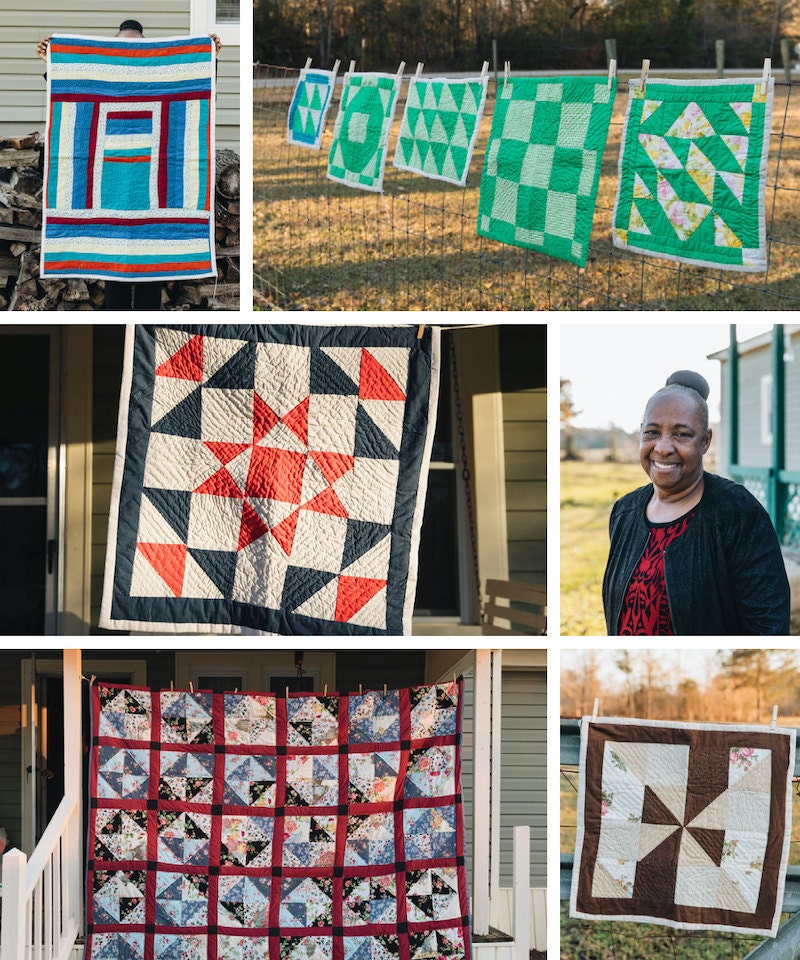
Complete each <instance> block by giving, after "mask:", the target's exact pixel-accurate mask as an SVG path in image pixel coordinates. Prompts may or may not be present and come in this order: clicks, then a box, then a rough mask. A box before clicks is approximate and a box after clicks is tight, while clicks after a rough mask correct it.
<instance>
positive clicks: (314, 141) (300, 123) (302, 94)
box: [287, 70, 336, 150]
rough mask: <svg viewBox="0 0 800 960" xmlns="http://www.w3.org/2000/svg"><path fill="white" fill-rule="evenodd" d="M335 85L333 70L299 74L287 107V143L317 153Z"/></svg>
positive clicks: (303, 71) (310, 71)
mask: <svg viewBox="0 0 800 960" xmlns="http://www.w3.org/2000/svg"><path fill="white" fill-rule="evenodd" d="M335 83H336V74H335V73H334V72H333V71H332V70H302V71H301V73H300V79H299V80H298V81H297V86H296V87H295V90H294V95H293V96H292V102H291V104H290V105H289V129H288V134H287V139H288V142H289V143H292V144H294V145H295V146H298V147H310V148H311V149H312V150H319V148H320V145H321V144H322V135H323V134H324V133H325V118H326V116H327V115H328V107H330V105H331V99H332V97H333V90H334V84H335Z"/></svg>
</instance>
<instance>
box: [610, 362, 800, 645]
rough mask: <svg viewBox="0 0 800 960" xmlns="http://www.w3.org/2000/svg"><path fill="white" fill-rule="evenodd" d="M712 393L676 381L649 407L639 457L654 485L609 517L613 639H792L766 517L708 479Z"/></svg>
mask: <svg viewBox="0 0 800 960" xmlns="http://www.w3.org/2000/svg"><path fill="white" fill-rule="evenodd" d="M708 393H709V387H708V384H707V383H706V381H705V379H704V378H703V377H701V376H700V374H698V373H694V372H693V371H685V370H683V371H679V372H677V373H673V374H672V376H670V377H669V378H668V380H667V382H666V385H665V386H664V387H662V388H661V389H660V390H658V391H656V393H654V394H653V396H652V397H651V398H650V400H649V401H648V403H647V407H646V409H645V413H644V418H643V420H642V429H641V440H640V446H639V456H640V461H641V465H642V469H643V470H644V472H645V473H646V474H647V475H648V477H649V478H650V483H649V484H647V485H646V486H644V487H640V488H639V489H638V490H634V491H633V492H632V493H629V494H627V495H625V496H624V497H622V498H621V499H620V500H618V501H617V503H615V504H614V507H613V509H612V511H611V520H610V524H609V530H610V535H611V549H610V552H609V557H608V564H607V566H606V571H605V576H604V578H603V607H604V610H605V617H606V627H607V630H608V634H609V636H670V635H683V636H731V635H752V636H774V635H786V634H788V633H789V582H788V579H787V576H786V568H785V565H784V562H783V557H782V555H781V549H780V544H779V542H778V537H777V535H776V533H775V529H774V527H773V526H772V522H771V521H770V518H769V515H768V514H767V512H766V510H764V508H763V507H762V506H761V504H760V503H759V502H758V500H756V498H755V497H754V496H753V495H752V494H751V493H750V492H749V491H748V490H747V489H745V487H743V486H742V485H741V484H738V483H734V482H733V481H731V480H726V479H724V478H723V477H718V476H715V475H714V474H711V473H706V471H705V470H704V468H703V456H704V455H705V453H706V452H707V450H708V448H709V444H710V443H711V430H710V429H709V426H708V406H707V404H706V398H707V397H708Z"/></svg>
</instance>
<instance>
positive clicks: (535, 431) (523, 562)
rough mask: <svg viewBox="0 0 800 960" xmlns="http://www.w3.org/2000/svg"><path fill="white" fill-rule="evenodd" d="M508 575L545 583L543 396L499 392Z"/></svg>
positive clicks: (537, 392)
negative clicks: (500, 400)
mask: <svg viewBox="0 0 800 960" xmlns="http://www.w3.org/2000/svg"><path fill="white" fill-rule="evenodd" d="M503 435H504V448H505V477H506V523H507V526H508V571H509V572H508V576H509V579H511V580H524V581H527V582H529V583H544V582H545V571H546V569H547V566H546V564H547V550H546V544H547V531H546V510H547V483H546V478H547V463H546V459H547V395H546V392H545V390H544V389H540V390H519V391H515V392H514V393H504V394H503Z"/></svg>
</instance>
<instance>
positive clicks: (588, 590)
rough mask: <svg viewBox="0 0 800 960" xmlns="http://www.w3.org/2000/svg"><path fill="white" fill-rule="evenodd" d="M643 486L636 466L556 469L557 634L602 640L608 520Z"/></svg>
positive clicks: (643, 479) (570, 464)
mask: <svg viewBox="0 0 800 960" xmlns="http://www.w3.org/2000/svg"><path fill="white" fill-rule="evenodd" d="M644 483H647V477H646V476H645V475H644V472H643V471H642V468H641V467H640V466H639V465H638V464H629V463H584V462H583V461H566V460H565V461H563V462H562V464H561V632H562V634H564V635H565V636H579V637H585V636H605V632H606V628H605V621H604V620H603V601H602V595H601V587H602V583H603V571H604V570H605V565H606V558H607V556H608V518H609V515H610V513H611V507H612V506H613V505H614V502H615V501H616V500H618V499H619V498H620V497H621V496H622V495H623V494H625V493H628V492H629V491H631V490H634V489H635V488H636V487H640V486H642V485H643V484H644Z"/></svg>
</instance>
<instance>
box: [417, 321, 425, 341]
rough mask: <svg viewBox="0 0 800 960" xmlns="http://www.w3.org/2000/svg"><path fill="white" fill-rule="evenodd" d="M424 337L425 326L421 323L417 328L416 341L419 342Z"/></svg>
mask: <svg viewBox="0 0 800 960" xmlns="http://www.w3.org/2000/svg"><path fill="white" fill-rule="evenodd" d="M424 336H425V324H424V323H421V324H419V326H418V327H417V340H421V339H422V338H423V337H424Z"/></svg>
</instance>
